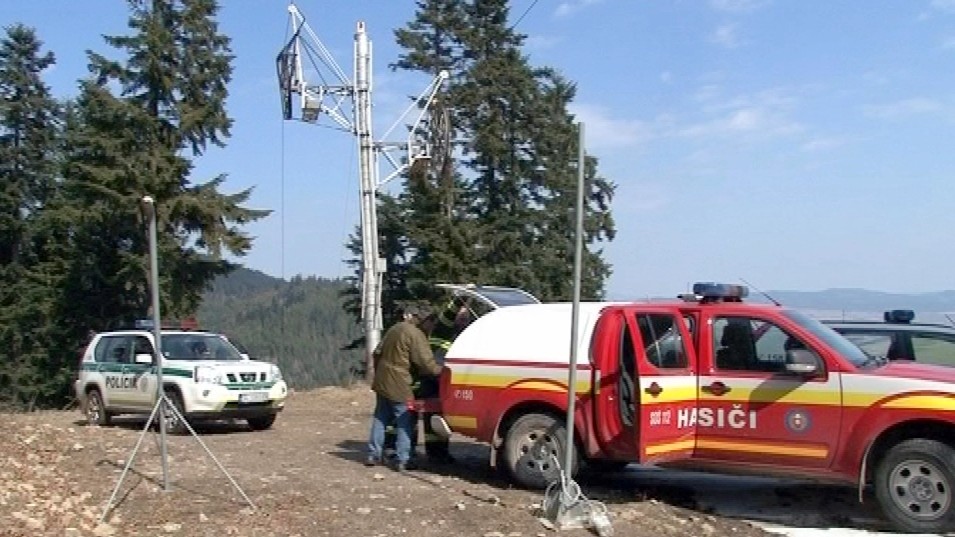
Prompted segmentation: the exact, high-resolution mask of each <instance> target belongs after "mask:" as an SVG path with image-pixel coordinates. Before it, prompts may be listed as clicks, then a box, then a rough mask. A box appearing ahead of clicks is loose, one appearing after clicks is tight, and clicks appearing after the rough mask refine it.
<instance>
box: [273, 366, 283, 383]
mask: <svg viewBox="0 0 955 537" xmlns="http://www.w3.org/2000/svg"><path fill="white" fill-rule="evenodd" d="M272 380H274V381H276V382H278V381H280V380H282V370H281V369H279V366H277V365H274V364H273V365H272Z"/></svg>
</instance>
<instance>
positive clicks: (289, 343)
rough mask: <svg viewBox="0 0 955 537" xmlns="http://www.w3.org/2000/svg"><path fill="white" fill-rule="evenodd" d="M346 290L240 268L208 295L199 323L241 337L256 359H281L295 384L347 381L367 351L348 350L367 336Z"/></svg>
mask: <svg viewBox="0 0 955 537" xmlns="http://www.w3.org/2000/svg"><path fill="white" fill-rule="evenodd" d="M344 288H345V283H344V282H342V281H340V280H328V279H324V278H315V277H308V278H302V277H295V278H293V279H292V280H291V281H288V282H286V281H284V280H281V279H278V278H273V277H271V276H268V275H266V274H263V273H261V272H258V271H254V270H249V269H245V268H240V269H237V270H236V271H234V272H232V273H230V274H229V275H227V276H221V277H219V278H218V279H217V280H215V283H214V284H213V287H212V290H211V291H209V292H207V293H206V294H205V295H204V296H203V300H202V304H201V305H200V307H199V311H198V318H199V323H200V326H202V327H203V328H204V329H207V330H214V331H217V332H223V333H225V334H228V335H229V337H230V338H234V339H236V340H238V342H239V343H240V344H242V345H243V346H245V347H246V348H247V349H248V351H249V353H250V354H251V355H252V357H253V358H256V359H263V360H269V361H276V362H278V364H279V366H280V367H281V368H282V372H283V373H284V374H285V379H286V381H288V382H289V384H291V386H292V387H293V388H300V389H301V388H312V387H315V386H325V385H330V384H334V385H345V384H348V383H350V382H351V381H352V379H353V378H354V374H353V373H354V369H355V368H356V367H358V366H359V365H360V363H361V360H362V353H361V351H359V350H344V348H345V347H346V346H348V344H349V343H351V342H352V341H354V340H355V339H357V338H358V337H359V336H360V335H361V334H360V328H361V327H360V326H359V325H357V324H356V323H355V321H354V318H353V317H351V316H350V315H348V314H347V313H345V311H344V310H343V309H342V306H341V298H340V293H341V292H342V290H343V289H344Z"/></svg>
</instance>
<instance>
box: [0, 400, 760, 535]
mask: <svg viewBox="0 0 955 537" xmlns="http://www.w3.org/2000/svg"><path fill="white" fill-rule="evenodd" d="M372 403H373V398H372V395H371V393H370V392H369V391H368V390H367V388H363V387H358V388H354V389H348V390H346V389H340V388H328V389H322V390H316V391H312V392H305V393H301V392H299V393H295V394H293V395H292V397H291V398H290V399H289V403H288V407H287V408H286V410H285V411H284V412H283V413H282V414H281V415H280V416H279V419H278V421H277V422H276V424H275V426H274V428H273V429H272V430H269V431H264V432H252V431H250V430H248V429H247V428H246V426H245V425H244V423H243V422H236V423H230V422H223V423H215V424H207V425H204V426H202V427H201V428H200V429H199V431H200V433H201V436H200V437H201V439H202V441H203V442H204V443H205V444H206V445H207V446H208V448H209V449H210V450H211V452H212V453H213V454H214V455H215V457H216V458H217V459H218V460H219V461H220V462H221V464H222V466H223V467H224V468H225V469H226V470H227V471H228V473H229V474H230V475H231V476H232V478H233V479H234V480H235V484H237V485H238V486H239V487H241V489H242V491H244V493H245V495H246V496H247V497H248V499H249V500H251V502H253V504H254V507H253V506H250V505H249V504H248V503H247V502H246V501H245V499H244V498H243V496H242V494H241V493H240V492H239V490H238V489H237V488H236V487H235V486H233V484H232V483H231V482H230V480H229V478H228V477H227V476H226V475H225V474H224V473H223V472H222V471H221V470H220V469H219V468H218V466H217V465H216V463H215V462H214V460H213V459H212V458H211V457H210V456H209V455H208V454H207V453H206V451H205V450H204V449H203V448H202V446H201V445H200V444H199V443H198V442H197V441H196V440H195V439H194V438H193V437H192V436H189V435H186V436H171V437H169V441H168V442H167V446H168V461H169V465H168V474H167V475H168V479H169V483H170V490H169V491H164V490H163V489H164V487H163V471H162V465H161V457H160V448H159V442H158V435H157V434H154V433H147V434H145V435H142V434H141V432H142V427H143V425H144V421H145V420H144V419H143V418H135V417H130V418H128V419H123V418H118V419H116V420H115V421H116V424H114V425H113V426H111V427H104V428H100V427H89V426H86V425H84V424H83V421H82V419H81V415H80V413H79V412H77V411H68V412H39V413H32V414H6V415H3V416H2V418H3V422H4V425H3V428H2V429H3V430H2V434H0V537H13V536H18V537H19V536H24V537H26V536H29V537H33V536H37V535H55V536H65V537H80V536H96V537H109V536H120V535H130V536H133V535H142V536H153V535H162V536H169V537H187V536H232V535H234V536H302V537H305V536H324V535H330V536H368V537H373V536H385V535H388V536H392V535H405V534H408V535H415V536H416V537H430V536H434V537H438V536H441V537H446V536H449V535H466V536H477V537H531V536H535V537H536V536H549V535H558V534H560V535H568V536H575V535H578V536H584V535H593V534H594V533H593V532H592V531H590V530H587V529H575V530H564V531H559V532H554V531H553V530H552V529H549V528H548V527H547V526H546V524H544V523H543V522H542V521H541V519H540V518H539V513H538V511H539V508H540V504H541V501H542V499H543V495H542V493H540V492H537V491H527V490H521V489H517V488H513V487H512V486H510V485H509V484H508V482H507V480H506V479H504V478H503V477H502V476H501V475H500V474H498V473H497V472H495V471H493V470H492V469H490V468H489V467H488V466H487V458H488V448H487V447H486V446H482V445H478V444H474V443H471V442H468V441H467V440H465V439H460V438H458V439H455V440H456V441H455V443H454V444H453V446H452V449H453V450H454V453H455V455H456V456H458V462H457V463H456V464H455V465H454V466H453V467H430V468H429V467H425V468H423V469H420V470H416V471H413V472H410V473H408V474H398V473H395V472H393V471H391V470H390V469H388V468H385V467H376V468H366V467H364V466H363V465H362V461H363V460H364V445H365V441H366V437H367V431H368V425H369V413H370V409H371V407H372ZM139 439H142V444H141V447H140V449H139V451H138V454H137V456H136V457H135V459H134V460H133V464H132V466H131V468H130V471H129V473H128V474H127V475H126V476H125V478H124V479H123V480H122V486H121V487H120V489H119V490H118V493H117V495H116V499H115V501H114V507H113V509H112V510H111V511H110V512H109V513H108V514H107V516H105V518H104V517H103V514H104V508H105V507H106V504H107V502H108V500H109V499H110V496H111V494H112V492H113V490H114V488H115V486H116V484H117V482H118V481H119V478H120V475H121V473H122V471H123V468H124V466H125V465H126V462H127V458H128V457H129V456H130V455H131V453H132V451H133V448H134V446H136V443H137V441H138V440H139ZM584 492H585V493H586V494H587V495H588V496H589V497H590V498H591V499H595V500H599V501H601V502H603V503H604V504H606V506H607V508H608V509H609V513H610V518H611V521H612V524H613V534H614V535H615V536H618V537H649V536H653V537H671V536H672V537H676V536H681V537H682V536H700V537H719V536H734V537H757V536H760V537H761V536H765V535H768V534H766V533H765V532H763V531H762V530H760V529H758V528H756V527H754V526H752V525H751V524H749V523H748V522H746V521H744V520H738V519H732V518H724V517H720V516H716V515H713V514H710V513H706V512H703V511H701V510H699V509H696V508H695V506H694V504H693V501H692V498H691V497H690V496H688V495H687V494H684V493H681V492H680V491H679V490H676V491H674V490H668V489H663V488H660V487H654V488H641V487H639V486H629V487H627V488H626V489H621V488H620V486H619V484H617V485H610V484H601V483H600V482H599V481H588V482H587V483H585V485H584Z"/></svg>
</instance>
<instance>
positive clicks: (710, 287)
mask: <svg viewBox="0 0 955 537" xmlns="http://www.w3.org/2000/svg"><path fill="white" fill-rule="evenodd" d="M693 294H694V295H697V296H700V297H702V298H703V299H704V300H725V301H728V302H739V301H740V300H742V299H744V298H746V297H747V296H749V288H748V287H746V286H745V285H736V284H732V283H714V282H701V283H694V284H693Z"/></svg>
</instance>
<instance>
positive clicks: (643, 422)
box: [627, 309, 697, 463]
mask: <svg viewBox="0 0 955 537" xmlns="http://www.w3.org/2000/svg"><path fill="white" fill-rule="evenodd" d="M627 324H628V326H629V332H630V333H631V334H632V335H633V336H634V337H633V341H634V350H635V354H634V356H633V360H634V362H635V366H636V373H637V378H636V383H635V385H636V387H637V392H636V397H637V400H638V401H639V405H638V406H637V408H638V409H639V412H638V414H637V416H636V417H635V422H636V426H637V441H638V449H639V451H638V452H639V454H640V462H642V463H657V462H665V461H668V460H673V459H680V458H684V457H689V456H691V455H692V453H693V449H694V447H695V445H696V429H695V428H693V427H681V426H680V425H681V424H680V422H679V417H680V416H681V415H686V414H688V413H691V412H695V411H696V407H697V391H696V384H697V377H696V356H695V353H694V352H693V346H692V344H691V342H692V341H693V339H692V336H691V333H692V328H693V326H692V325H693V318H692V317H684V316H683V315H682V314H681V313H680V312H679V311H677V310H675V309H674V310H672V311H671V310H666V309H654V310H652V311H636V312H633V313H631V314H630V315H628V316H627Z"/></svg>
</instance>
